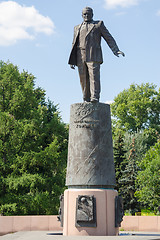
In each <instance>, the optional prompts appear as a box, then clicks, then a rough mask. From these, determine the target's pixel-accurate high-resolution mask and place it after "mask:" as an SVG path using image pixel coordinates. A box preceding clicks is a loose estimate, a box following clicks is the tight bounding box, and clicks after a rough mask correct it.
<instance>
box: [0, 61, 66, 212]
mask: <svg viewBox="0 0 160 240" xmlns="http://www.w3.org/2000/svg"><path fill="white" fill-rule="evenodd" d="M34 82H35V77H34V76H33V75H32V74H29V73H28V72H25V71H23V72H22V73H20V72H19V70H18V67H17V66H14V65H13V64H11V63H9V62H8V63H4V62H0V122H1V125H0V212H1V214H3V215H24V214H55V213H57V209H58V203H59V195H60V194H61V193H62V192H63V190H64V181H65V167H66V155H67V137H68V131H67V127H66V126H65V124H64V123H63V122H62V120H61V118H60V115H59V112H58V110H57V106H55V105H53V103H52V102H51V101H49V100H48V101H45V91H44V90H42V89H41V88H39V87H38V88H35V83H34Z"/></svg>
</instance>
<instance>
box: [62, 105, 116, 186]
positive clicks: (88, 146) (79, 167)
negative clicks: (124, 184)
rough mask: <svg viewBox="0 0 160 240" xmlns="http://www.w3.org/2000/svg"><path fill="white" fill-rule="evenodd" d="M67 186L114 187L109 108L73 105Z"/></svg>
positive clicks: (104, 106) (107, 106)
mask: <svg viewBox="0 0 160 240" xmlns="http://www.w3.org/2000/svg"><path fill="white" fill-rule="evenodd" d="M66 185H67V186H68V187H69V188H107V189H113V188H114V186H115V169H114V161H113V146H112V131H111V116H110V106H109V105H107V104H104V103H76V104H73V105H71V112H70V129H69V147H68V164H67V178H66Z"/></svg>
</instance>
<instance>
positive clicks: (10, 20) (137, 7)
mask: <svg viewBox="0 0 160 240" xmlns="http://www.w3.org/2000/svg"><path fill="white" fill-rule="evenodd" d="M86 6H89V7H92V8H93V10H94V20H103V21H104V23H105V25H106V27H107V28H108V30H109V31H110V33H111V34H112V36H113V37H114V38H115V40H116V42H117V44H118V46H119V49H120V50H121V51H123V52H124V53H125V55H126V56H125V58H123V57H122V56H120V57H119V58H117V57H116V56H115V55H113V53H112V52H111V50H110V48H109V47H108V45H107V44H106V42H105V41H104V40H102V50H103V58H104V63H103V64H102V65H101V88H102V91H101V98H100V102H108V101H113V99H114V97H115V96H117V94H118V93H120V92H121V91H123V90H124V89H126V88H129V86H130V84H132V83H137V84H141V83H146V82H149V83H154V84H155V85H157V86H158V88H159V80H160V60H159V57H160V0H45V1H44V0H27V1H25V0H15V1H0V59H1V60H3V61H7V60H10V62H12V63H13V64H15V65H18V67H19V70H20V71H22V70H23V69H24V70H26V71H28V72H29V73H32V74H33V75H34V76H35V77H36V78H37V79H36V86H40V87H42V88H43V89H45V90H46V97H47V98H48V97H49V98H50V99H51V100H52V101H53V102H54V104H59V110H60V112H61V116H62V119H63V121H64V122H67V123H68V122H69V114H70V113H69V112H70V105H71V104H73V103H76V102H82V93H81V87H80V83H79V76H78V71H77V69H76V70H72V69H70V67H69V65H68V57H69V54H70V50H71V45H72V40H73V29H74V26H75V25H77V24H80V23H81V22H82V17H81V12H82V9H83V8H84V7H86Z"/></svg>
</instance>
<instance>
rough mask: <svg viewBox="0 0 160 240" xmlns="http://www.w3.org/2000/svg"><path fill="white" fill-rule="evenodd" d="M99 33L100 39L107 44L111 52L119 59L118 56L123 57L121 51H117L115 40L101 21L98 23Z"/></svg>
mask: <svg viewBox="0 0 160 240" xmlns="http://www.w3.org/2000/svg"><path fill="white" fill-rule="evenodd" d="M100 31H101V35H102V37H103V38H104V40H105V41H106V42H107V44H108V46H109V47H110V48H111V50H112V52H113V53H114V54H115V55H116V56H117V57H119V55H120V54H121V55H122V56H123V57H124V56H125V54H124V53H123V52H122V51H120V50H119V48H118V45H117V43H116V41H115V39H114V38H113V37H112V35H111V34H110V32H109V31H108V29H107V28H106V27H105V25H104V23H103V21H101V22H100Z"/></svg>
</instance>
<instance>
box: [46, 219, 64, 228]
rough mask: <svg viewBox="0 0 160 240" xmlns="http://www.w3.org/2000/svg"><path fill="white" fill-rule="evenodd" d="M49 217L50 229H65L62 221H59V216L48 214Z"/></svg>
mask: <svg viewBox="0 0 160 240" xmlns="http://www.w3.org/2000/svg"><path fill="white" fill-rule="evenodd" d="M48 218H49V231H63V228H62V227H61V223H60V222H59V221H58V219H57V216H53V215H52V216H48Z"/></svg>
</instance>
